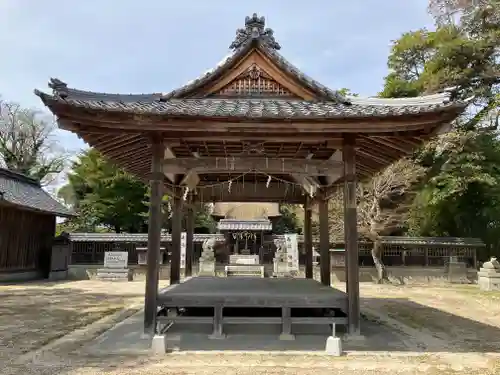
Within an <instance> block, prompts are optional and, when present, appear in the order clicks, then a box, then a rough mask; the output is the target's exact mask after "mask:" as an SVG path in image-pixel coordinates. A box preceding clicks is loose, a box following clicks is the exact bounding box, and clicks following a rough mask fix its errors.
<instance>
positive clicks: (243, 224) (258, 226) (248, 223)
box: [217, 219, 273, 231]
mask: <svg viewBox="0 0 500 375" xmlns="http://www.w3.org/2000/svg"><path fill="white" fill-rule="evenodd" d="M217 229H219V230H257V231H259V230H263V231H271V230H272V229H273V225H272V224H271V222H270V221H269V220H267V219H254V220H237V219H221V220H220V221H219V222H218V223H217Z"/></svg>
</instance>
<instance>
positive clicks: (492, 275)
mask: <svg viewBox="0 0 500 375" xmlns="http://www.w3.org/2000/svg"><path fill="white" fill-rule="evenodd" d="M477 283H478V285H479V289H480V290H484V291H493V290H500V264H499V263H498V261H497V258H495V257H492V258H491V259H490V261H489V262H485V263H484V264H483V267H481V268H480V269H479V272H478V273H477Z"/></svg>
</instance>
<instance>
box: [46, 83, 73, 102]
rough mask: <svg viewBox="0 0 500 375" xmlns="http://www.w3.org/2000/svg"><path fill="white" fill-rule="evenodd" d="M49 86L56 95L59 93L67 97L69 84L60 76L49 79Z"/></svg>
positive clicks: (62, 96)
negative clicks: (59, 77)
mask: <svg viewBox="0 0 500 375" xmlns="http://www.w3.org/2000/svg"><path fill="white" fill-rule="evenodd" d="M48 86H49V88H51V89H52V92H53V94H54V95H58V96H60V97H61V98H63V99H64V98H66V97H67V96H68V94H69V92H68V84H67V83H66V82H63V81H61V80H60V79H58V78H51V79H50V80H49V84H48Z"/></svg>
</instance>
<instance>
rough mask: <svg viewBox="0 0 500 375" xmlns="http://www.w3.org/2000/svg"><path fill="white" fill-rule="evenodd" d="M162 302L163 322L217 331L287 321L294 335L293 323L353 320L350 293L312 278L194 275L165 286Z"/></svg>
mask: <svg viewBox="0 0 500 375" xmlns="http://www.w3.org/2000/svg"><path fill="white" fill-rule="evenodd" d="M158 305H159V306H160V307H162V308H164V310H165V311H166V310H168V311H169V313H168V314H167V315H166V316H159V317H158V319H157V321H158V323H159V324H167V325H168V324H170V323H175V322H183V323H193V324H197V323H200V324H201V323H213V325H214V333H213V336H215V337H217V336H223V333H222V332H223V324H281V325H282V334H283V335H284V336H290V335H291V326H292V324H346V323H347V318H346V313H347V294H346V293H344V292H342V291H340V290H338V289H335V288H331V287H327V286H324V285H322V284H321V283H319V282H317V281H315V280H311V279H279V278H278V279H275V278H264V279H263V278H248V277H231V278H220V277H194V278H192V279H189V280H186V281H185V282H183V283H180V284H176V285H171V286H169V287H167V288H165V289H163V290H161V291H160V292H159V293H158ZM207 308H208V309H207ZM207 310H208V311H209V312H207ZM250 310H251V311H250ZM257 310H258V313H256V311H257ZM276 310H278V316H276ZM280 310H281V314H279V312H280ZM245 312H246V313H245ZM267 312H269V313H267Z"/></svg>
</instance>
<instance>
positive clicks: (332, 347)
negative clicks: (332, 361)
mask: <svg viewBox="0 0 500 375" xmlns="http://www.w3.org/2000/svg"><path fill="white" fill-rule="evenodd" d="M325 352H326V354H328V355H331V356H335V357H340V356H341V355H342V340H341V339H340V337H333V336H330V337H328V338H327V339H326V347H325Z"/></svg>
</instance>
